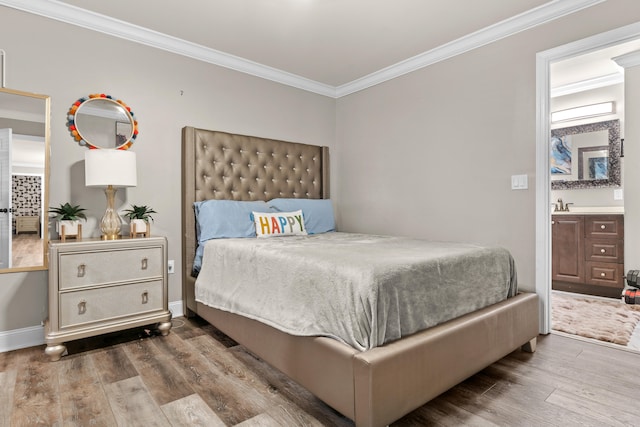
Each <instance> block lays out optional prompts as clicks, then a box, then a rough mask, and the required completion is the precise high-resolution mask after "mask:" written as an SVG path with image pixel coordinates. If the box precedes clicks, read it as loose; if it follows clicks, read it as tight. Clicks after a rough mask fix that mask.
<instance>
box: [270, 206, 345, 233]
mask: <svg viewBox="0 0 640 427" xmlns="http://www.w3.org/2000/svg"><path fill="white" fill-rule="evenodd" d="M267 203H268V204H269V206H271V207H272V208H275V209H276V210H277V211H278V212H292V211H297V210H302V214H303V215H304V226H305V228H306V229H307V233H309V234H320V233H327V232H329V231H336V221H335V219H334V217H333V204H332V203H331V199H273V200H269V201H268V202H267Z"/></svg>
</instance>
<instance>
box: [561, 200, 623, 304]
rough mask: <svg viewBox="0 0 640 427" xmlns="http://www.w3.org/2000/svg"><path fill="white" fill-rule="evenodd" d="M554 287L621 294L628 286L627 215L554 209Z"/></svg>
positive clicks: (605, 294) (592, 293)
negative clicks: (625, 238) (625, 256)
mask: <svg viewBox="0 0 640 427" xmlns="http://www.w3.org/2000/svg"><path fill="white" fill-rule="evenodd" d="M551 224H552V225H551V229H552V288H553V289H555V290H561V291H569V292H577V293H583V294H589V295H600V296H606V297H613V298H619V297H620V295H621V294H622V290H623V288H624V215H623V214H622V213H616V212H615V211H614V212H606V213H602V212H598V210H595V211H582V212H581V211H576V212H562V213H554V214H553V215H552V221H551Z"/></svg>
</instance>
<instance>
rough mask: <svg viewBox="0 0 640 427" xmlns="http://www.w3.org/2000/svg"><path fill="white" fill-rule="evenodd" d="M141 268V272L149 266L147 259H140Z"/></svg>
mask: <svg viewBox="0 0 640 427" xmlns="http://www.w3.org/2000/svg"><path fill="white" fill-rule="evenodd" d="M141 264H142V265H141V267H142V269H143V270H146V269H147V266H148V265H149V260H148V259H147V258H142V263H141Z"/></svg>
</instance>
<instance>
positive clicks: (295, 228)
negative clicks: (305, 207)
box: [252, 210, 307, 237]
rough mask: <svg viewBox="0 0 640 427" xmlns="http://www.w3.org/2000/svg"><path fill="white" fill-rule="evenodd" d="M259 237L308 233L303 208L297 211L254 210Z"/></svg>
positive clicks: (253, 214)
mask: <svg viewBox="0 0 640 427" xmlns="http://www.w3.org/2000/svg"><path fill="white" fill-rule="evenodd" d="M252 216H253V222H254V223H255V225H256V235H257V236H258V237H279V236H293V235H306V234H307V229H306V228H305V227H304V217H303V216H302V210H298V211H295V212H278V213H265V212H253V213H252Z"/></svg>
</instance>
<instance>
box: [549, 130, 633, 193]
mask: <svg viewBox="0 0 640 427" xmlns="http://www.w3.org/2000/svg"><path fill="white" fill-rule="evenodd" d="M601 130H607V131H608V132H609V161H608V166H607V167H608V174H609V177H608V178H607V179H584V180H574V181H569V180H561V179H559V180H552V181H551V189H552V190H576V189H584V188H604V187H619V186H620V184H621V183H622V180H621V178H620V176H621V172H620V147H621V144H620V120H619V119H615V120H607V121H604V122H596V123H588V124H584V125H578V126H570V127H566V128H558V129H552V130H551V136H552V137H554V136H555V137H563V136H566V135H576V134H581V133H589V132H597V131H601Z"/></svg>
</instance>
